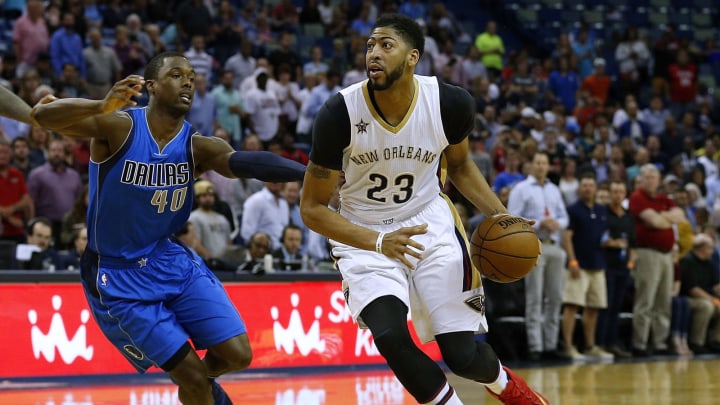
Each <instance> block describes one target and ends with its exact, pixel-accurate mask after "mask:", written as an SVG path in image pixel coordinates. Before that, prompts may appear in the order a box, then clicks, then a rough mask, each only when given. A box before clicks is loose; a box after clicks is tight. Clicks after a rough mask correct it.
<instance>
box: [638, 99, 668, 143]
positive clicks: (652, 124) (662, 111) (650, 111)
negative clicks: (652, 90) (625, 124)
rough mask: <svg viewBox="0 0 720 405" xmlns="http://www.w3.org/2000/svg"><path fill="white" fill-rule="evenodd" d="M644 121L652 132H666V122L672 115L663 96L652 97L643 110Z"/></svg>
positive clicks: (658, 133) (660, 133) (661, 133)
mask: <svg viewBox="0 0 720 405" xmlns="http://www.w3.org/2000/svg"><path fill="white" fill-rule="evenodd" d="M642 113H643V117H644V121H645V123H647V125H648V126H649V129H650V133H652V134H656V135H663V134H664V133H665V122H666V121H667V119H668V117H670V116H671V113H670V110H668V109H667V108H665V106H664V105H663V98H662V97H660V96H657V95H656V96H653V97H652V98H651V99H650V105H649V106H648V108H646V109H644V110H643V111H642Z"/></svg>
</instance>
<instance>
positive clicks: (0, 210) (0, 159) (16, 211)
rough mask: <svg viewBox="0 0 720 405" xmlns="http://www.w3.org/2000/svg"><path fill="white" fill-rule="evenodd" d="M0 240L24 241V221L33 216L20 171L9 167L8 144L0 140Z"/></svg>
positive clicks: (30, 201)
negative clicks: (0, 218) (0, 221)
mask: <svg viewBox="0 0 720 405" xmlns="http://www.w3.org/2000/svg"><path fill="white" fill-rule="evenodd" d="M0 190H2V192H0V217H2V231H1V232H2V233H0V239H3V240H14V241H16V242H18V243H22V242H24V241H25V219H28V218H32V217H34V216H35V212H34V209H33V202H32V199H31V198H30V195H29V194H28V190H27V186H26V184H25V178H24V176H23V174H22V173H21V172H20V170H18V169H16V168H14V167H12V166H10V143H8V141H7V140H5V139H2V138H0Z"/></svg>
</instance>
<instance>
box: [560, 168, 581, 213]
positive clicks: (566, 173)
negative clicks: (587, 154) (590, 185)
mask: <svg viewBox="0 0 720 405" xmlns="http://www.w3.org/2000/svg"><path fill="white" fill-rule="evenodd" d="M579 187H580V182H579V181H578V178H577V162H576V161H575V159H574V158H572V157H566V158H564V159H563V160H562V163H561V165H560V179H559V180H558V188H559V189H560V194H562V198H563V202H564V203H565V206H568V205H570V204H573V203H574V202H575V201H577V198H578V195H577V193H578V188H579Z"/></svg>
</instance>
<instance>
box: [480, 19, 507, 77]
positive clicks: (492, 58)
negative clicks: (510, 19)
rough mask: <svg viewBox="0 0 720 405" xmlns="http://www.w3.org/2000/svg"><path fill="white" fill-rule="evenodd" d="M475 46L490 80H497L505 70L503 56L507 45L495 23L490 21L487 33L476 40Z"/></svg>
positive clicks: (486, 29)
mask: <svg viewBox="0 0 720 405" xmlns="http://www.w3.org/2000/svg"><path fill="white" fill-rule="evenodd" d="M475 46H476V47H477V49H478V50H479V51H480V55H481V60H482V63H483V65H485V67H486V68H487V70H488V74H489V76H490V80H495V79H496V78H497V77H499V76H500V72H501V71H502V69H503V55H505V45H504V44H503V40H502V38H501V37H500V36H499V35H498V34H497V25H496V24H495V21H492V20H490V21H488V23H487V26H486V28H485V32H483V33H481V34H480V35H478V36H477V37H476V38H475Z"/></svg>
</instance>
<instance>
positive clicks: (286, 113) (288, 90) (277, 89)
mask: <svg viewBox="0 0 720 405" xmlns="http://www.w3.org/2000/svg"><path fill="white" fill-rule="evenodd" d="M277 76H278V79H277V81H274V82H271V83H268V89H269V90H270V91H272V92H273V93H275V96H276V97H277V99H278V103H280V132H289V133H291V134H294V133H295V127H296V125H297V120H298V109H299V108H300V103H301V101H300V99H299V98H298V93H299V92H300V86H299V85H298V84H297V83H296V82H293V81H291V80H290V66H288V65H280V70H279V72H278V75H277Z"/></svg>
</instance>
